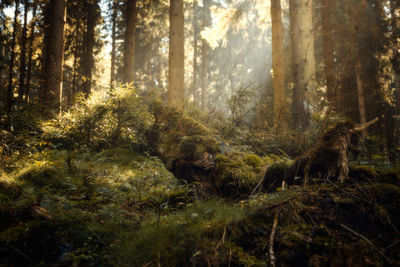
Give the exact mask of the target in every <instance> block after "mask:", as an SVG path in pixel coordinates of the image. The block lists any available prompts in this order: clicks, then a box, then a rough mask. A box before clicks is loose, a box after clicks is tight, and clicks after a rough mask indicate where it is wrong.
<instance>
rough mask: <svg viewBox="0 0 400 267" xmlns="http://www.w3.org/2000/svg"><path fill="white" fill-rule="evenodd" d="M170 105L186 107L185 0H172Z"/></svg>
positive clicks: (169, 74)
mask: <svg viewBox="0 0 400 267" xmlns="http://www.w3.org/2000/svg"><path fill="white" fill-rule="evenodd" d="M169 20H170V29H169V70H168V71H169V73H168V105H169V106H170V107H173V108H176V109H177V110H179V111H182V110H183V108H184V73H185V68H184V60H185V57H184V14H183V0H170V9H169Z"/></svg>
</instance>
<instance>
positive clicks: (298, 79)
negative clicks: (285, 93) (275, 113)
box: [289, 0, 316, 129]
mask: <svg viewBox="0 0 400 267" xmlns="http://www.w3.org/2000/svg"><path fill="white" fill-rule="evenodd" d="M289 4H290V31H291V34H290V40H291V50H292V74H293V83H294V87H293V122H294V126H295V128H297V129H299V128H305V127H306V126H307V125H308V112H307V110H306V106H305V103H306V91H307V90H314V89H315V87H316V86H315V58H314V38H313V25H312V1H311V0H290V1H289Z"/></svg>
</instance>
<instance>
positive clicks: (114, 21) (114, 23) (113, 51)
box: [110, 0, 118, 88]
mask: <svg viewBox="0 0 400 267" xmlns="http://www.w3.org/2000/svg"><path fill="white" fill-rule="evenodd" d="M117 6H118V0H113V13H112V34H111V38H112V43H111V47H112V48H111V77H110V88H113V87H114V81H115V56H116V39H117V36H116V35H117V15H118V10H117Z"/></svg>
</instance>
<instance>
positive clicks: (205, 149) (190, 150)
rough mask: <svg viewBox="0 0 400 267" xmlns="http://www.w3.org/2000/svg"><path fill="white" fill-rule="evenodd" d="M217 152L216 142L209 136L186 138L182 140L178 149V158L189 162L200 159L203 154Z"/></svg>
mask: <svg viewBox="0 0 400 267" xmlns="http://www.w3.org/2000/svg"><path fill="white" fill-rule="evenodd" d="M217 152H219V146H218V142H217V141H216V140H215V139H214V138H212V137H209V136H201V135H194V136H187V137H185V138H183V140H182V142H181V143H180V147H179V156H180V157H182V158H187V159H191V160H197V159H199V158H201V157H202V156H203V155H204V153H208V154H212V155H213V154H215V153H217Z"/></svg>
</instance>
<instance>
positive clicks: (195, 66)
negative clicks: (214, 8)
mask: <svg viewBox="0 0 400 267" xmlns="http://www.w3.org/2000/svg"><path fill="white" fill-rule="evenodd" d="M198 23H199V22H198V4H197V1H194V3H193V84H192V93H193V100H194V104H195V105H198V104H199V92H198V90H199V80H198V79H199V63H198V61H197V58H198V56H199V51H198V50H199V45H198V42H199V33H200V30H199V25H198Z"/></svg>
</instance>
